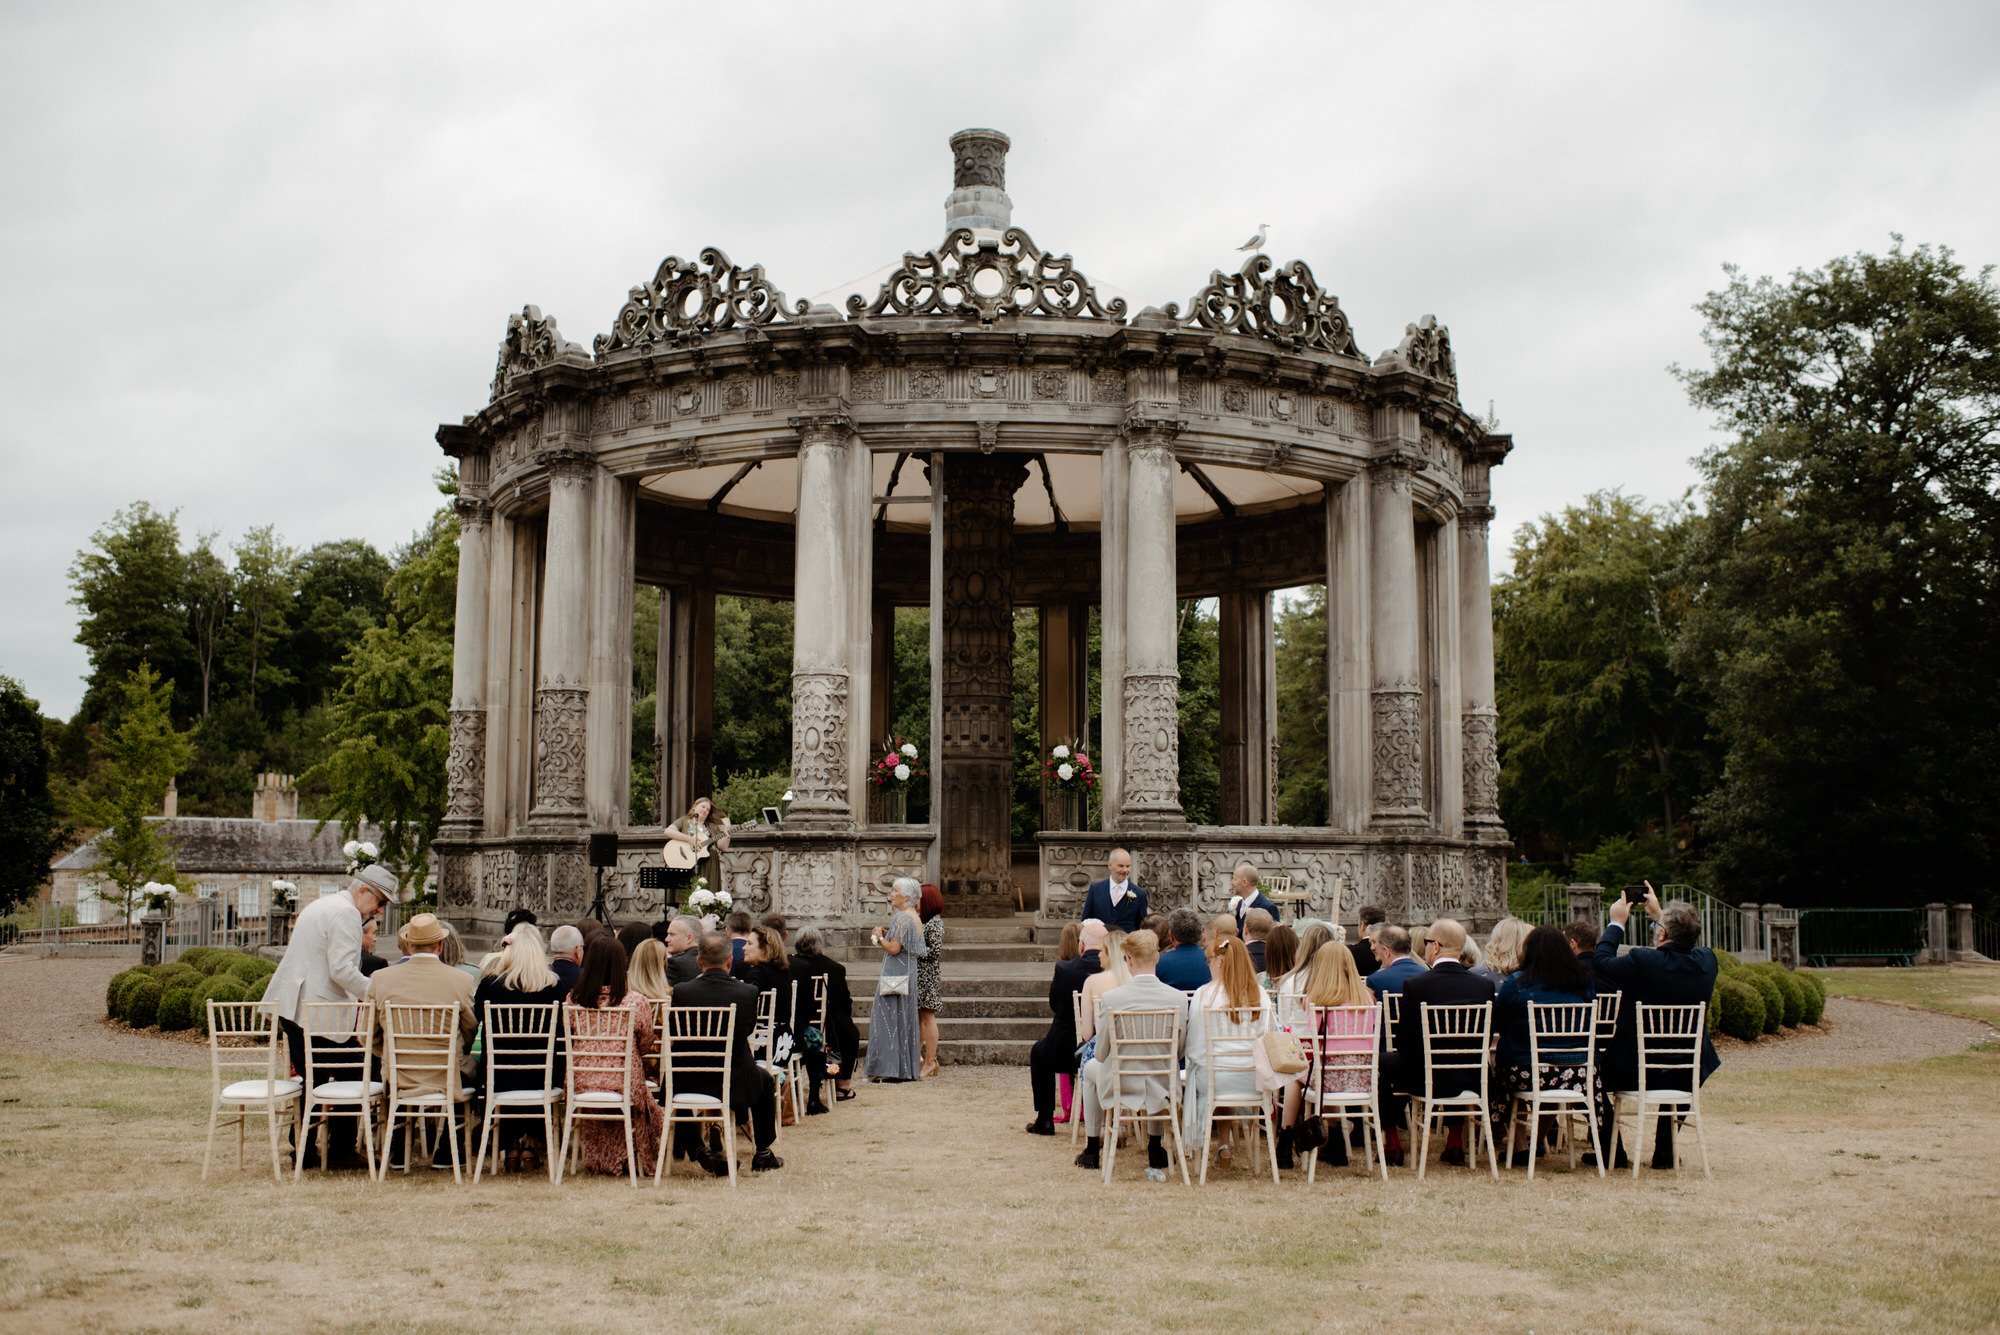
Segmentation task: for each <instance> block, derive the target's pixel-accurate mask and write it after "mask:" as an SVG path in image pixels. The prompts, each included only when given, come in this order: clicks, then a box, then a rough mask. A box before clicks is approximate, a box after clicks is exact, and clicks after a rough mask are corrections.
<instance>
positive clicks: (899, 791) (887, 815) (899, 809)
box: [882, 788, 910, 825]
mask: <svg viewBox="0 0 2000 1335" xmlns="http://www.w3.org/2000/svg"><path fill="white" fill-rule="evenodd" d="M882 819H883V821H884V822H885V823H886V824H889V825H907V824H908V823H909V819H910V790H909V789H907V788H891V789H890V790H889V791H888V792H886V793H883V794H882Z"/></svg>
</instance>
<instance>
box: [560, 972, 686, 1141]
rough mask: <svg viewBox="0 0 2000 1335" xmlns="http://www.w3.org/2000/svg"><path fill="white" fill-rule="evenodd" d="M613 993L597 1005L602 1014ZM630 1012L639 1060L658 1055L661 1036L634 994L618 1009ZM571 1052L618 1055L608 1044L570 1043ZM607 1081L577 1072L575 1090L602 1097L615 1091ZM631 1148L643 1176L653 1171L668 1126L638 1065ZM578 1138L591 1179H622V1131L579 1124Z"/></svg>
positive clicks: (648, 1008)
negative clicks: (603, 1175)
mask: <svg viewBox="0 0 2000 1335" xmlns="http://www.w3.org/2000/svg"><path fill="white" fill-rule="evenodd" d="M610 1003H611V989H610V988H606V989H605V990H604V993H603V995H602V996H601V997H600V998H599V999H598V1003H597V1004H598V1006H599V1007H600V1008H602V1007H605V1006H608V1005H610ZM619 1004H620V1005H622V1006H624V1007H626V1008H627V1009H629V1010H630V1011H631V1012H632V1038H633V1041H634V1042H636V1043H637V1044H638V1049H639V1051H638V1055H639V1056H641V1057H643V1056H645V1055H646V1054H647V1053H650V1052H658V1051H659V1049H660V1036H659V1033H658V1031H657V1030H655V1029H654V1028H653V1007H652V1005H651V1003H649V1002H648V1001H647V1000H646V998H645V997H644V996H642V995H640V994H639V993H637V992H632V991H627V992H626V993H625V1000H624V1001H622V1002H620V1003H619ZM569 1042H570V1046H571V1048H572V1049H573V1050H575V1051H578V1052H587V1053H592V1054H593V1055H609V1056H615V1055H617V1049H616V1047H615V1045H614V1044H612V1043H611V1041H610V1040H608V1039H588V1038H572V1039H570V1040H569ZM609 1078H610V1077H609V1076H608V1075H607V1074H603V1073H598V1072H578V1073H577V1076H576V1088H577V1091H578V1092H579V1093H582V1092H586V1091H591V1090H597V1091H601V1092H604V1093H613V1092H615V1091H616V1088H617V1087H616V1085H615V1084H607V1083H605V1082H606V1081H607V1080H608V1079H609ZM631 1095H632V1146H633V1148H634V1149H635V1150H636V1151H637V1152H638V1154H639V1164H640V1169H641V1171H644V1170H645V1169H646V1168H649V1167H651V1165H652V1161H653V1160H654V1158H655V1157H657V1155H658V1153H659V1148H660V1134H661V1131H662V1130H663V1129H664V1127H665V1126H666V1113H665V1110H663V1109H662V1108H661V1107H660V1105H659V1103H658V1102H656V1101H655V1100H654V1098H653V1095H652V1093H651V1091H649V1090H648V1089H647V1088H646V1067H645V1063H644V1062H642V1061H635V1062H633V1063H632V1078H631ZM576 1134H577V1135H578V1136H580V1137H582V1139H583V1166H584V1167H585V1168H587V1169H588V1170H590V1171H591V1172H593V1173H611V1174H614V1175H615V1174H621V1173H623V1172H625V1128H624V1127H622V1126H620V1125H618V1123H616V1122H608V1121H589V1122H579V1123H578V1124H577V1128H576Z"/></svg>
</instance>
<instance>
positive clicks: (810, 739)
mask: <svg viewBox="0 0 2000 1335" xmlns="http://www.w3.org/2000/svg"><path fill="white" fill-rule="evenodd" d="M847 684H848V682H847V674H846V673H838V672H794V673H793V674H792V791H793V793H795V794H796V796H797V801H798V803H799V804H800V805H805V806H813V805H818V806H821V807H827V806H832V807H838V808H844V807H846V805H847V744H848V737H847V726H848V722H847Z"/></svg>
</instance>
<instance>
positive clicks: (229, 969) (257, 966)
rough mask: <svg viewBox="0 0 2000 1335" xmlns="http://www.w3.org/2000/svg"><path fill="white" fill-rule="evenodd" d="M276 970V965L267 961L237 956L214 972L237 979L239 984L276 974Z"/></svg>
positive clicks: (252, 956)
mask: <svg viewBox="0 0 2000 1335" xmlns="http://www.w3.org/2000/svg"><path fill="white" fill-rule="evenodd" d="M277 968H278V966H277V965H275V964H273V963H271V961H269V960H267V959H260V958H258V957H257V956H255V955H241V954H239V955H234V956H232V957H231V958H230V959H229V960H228V961H227V962H226V963H225V964H224V965H223V967H222V968H220V969H218V970H216V972H217V973H226V974H228V975H229V976H230V977H232V978H235V979H237V980H238V981H239V982H243V983H251V982H255V981H256V980H257V979H259V978H262V977H264V976H265V975H267V974H271V973H275V972H277Z"/></svg>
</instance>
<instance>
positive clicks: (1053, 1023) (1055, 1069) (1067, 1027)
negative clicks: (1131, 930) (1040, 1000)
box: [1028, 861, 1130, 1136]
mask: <svg viewBox="0 0 2000 1335" xmlns="http://www.w3.org/2000/svg"><path fill="white" fill-rule="evenodd" d="M1127 865H1128V866H1129V865H1130V863H1129V861H1128V863H1127ZM1107 935H1108V933H1107V932H1106V931H1105V929H1104V924H1103V923H1101V922H1099V921H1097V920H1096V919H1095V918H1092V919H1088V920H1086V921H1085V922H1084V924H1083V934H1082V936H1081V937H1079V938H1078V941H1077V944H1078V945H1080V946H1081V947H1082V948H1083V953H1082V954H1081V955H1078V956H1077V957H1076V958H1075V959H1073V960H1064V961H1063V962H1062V963H1060V964H1058V965H1056V971H1055V976H1054V977H1053V978H1051V979H1050V980H1049V1032H1048V1033H1046V1034H1043V1035H1042V1036H1041V1037H1040V1038H1038V1039H1036V1040H1035V1045H1034V1046H1033V1047H1031V1048H1029V1049H1028V1083H1029V1087H1030V1088H1031V1089H1032V1090H1033V1092H1034V1099H1035V1120H1034V1121H1032V1122H1030V1123H1028V1134H1029V1135H1031V1136H1053V1135H1054V1134H1055V1133H1056V1125H1055V1116H1056V1077H1057V1076H1058V1075H1071V1076H1073V1075H1075V1074H1076V1043H1077V1039H1076V1012H1075V1010H1074V1009H1073V1002H1072V998H1074V997H1075V996H1076V994H1077V993H1079V992H1081V991H1083V985H1084V983H1085V982H1086V981H1088V980H1089V978H1090V975H1092V974H1094V973H1096V972H1097V971H1098V969H1100V968H1101V967H1103V966H1102V959H1103V949H1104V938H1105V937H1106V936H1107Z"/></svg>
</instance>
